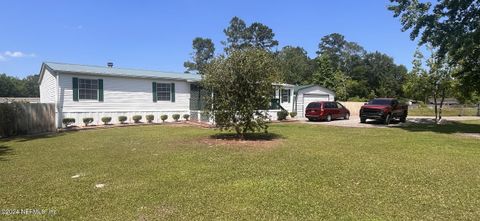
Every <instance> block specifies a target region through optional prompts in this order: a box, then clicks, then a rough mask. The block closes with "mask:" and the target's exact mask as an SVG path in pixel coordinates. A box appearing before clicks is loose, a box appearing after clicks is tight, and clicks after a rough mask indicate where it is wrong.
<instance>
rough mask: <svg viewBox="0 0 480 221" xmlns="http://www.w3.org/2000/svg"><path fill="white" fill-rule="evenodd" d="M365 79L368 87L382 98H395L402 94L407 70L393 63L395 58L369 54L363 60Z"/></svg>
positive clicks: (380, 54) (377, 53)
mask: <svg viewBox="0 0 480 221" xmlns="http://www.w3.org/2000/svg"><path fill="white" fill-rule="evenodd" d="M363 63H364V64H363V65H364V69H363V71H364V72H363V73H362V75H363V76H364V79H366V80H367V83H368V87H369V89H370V90H373V91H374V92H375V94H376V95H377V96H380V97H395V96H399V95H401V94H402V88H401V85H402V84H403V82H404V79H405V76H406V73H407V69H406V68H405V67H404V66H402V65H400V66H398V65H396V64H395V63H394V62H393V58H391V57H390V56H388V55H386V54H383V53H380V52H374V53H367V54H366V55H365V58H364V60H363Z"/></svg>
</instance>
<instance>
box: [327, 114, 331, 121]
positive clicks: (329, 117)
mask: <svg viewBox="0 0 480 221" xmlns="http://www.w3.org/2000/svg"><path fill="white" fill-rule="evenodd" d="M326 120H327V122H330V121H332V115H330V114H329V115H327V119H326Z"/></svg>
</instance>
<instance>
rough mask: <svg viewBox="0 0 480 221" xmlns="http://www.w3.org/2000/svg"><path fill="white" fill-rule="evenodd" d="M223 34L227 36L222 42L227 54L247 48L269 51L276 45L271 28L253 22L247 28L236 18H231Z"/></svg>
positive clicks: (243, 22)
mask: <svg viewBox="0 0 480 221" xmlns="http://www.w3.org/2000/svg"><path fill="white" fill-rule="evenodd" d="M223 33H225V35H226V36H227V39H226V41H223V44H224V45H225V52H227V53H229V52H231V51H232V50H236V49H243V48H247V47H254V48H261V49H265V50H271V49H272V48H273V47H275V46H277V45H278V41H277V40H275V39H274V37H275V33H274V32H273V30H272V29H271V28H269V27H268V26H266V25H264V24H262V23H259V22H254V23H252V24H251V25H250V26H248V27H247V25H246V24H245V21H243V20H242V19H240V18H238V17H236V16H235V17H233V18H232V20H231V21H230V25H229V26H228V27H227V28H225V29H224V30H223Z"/></svg>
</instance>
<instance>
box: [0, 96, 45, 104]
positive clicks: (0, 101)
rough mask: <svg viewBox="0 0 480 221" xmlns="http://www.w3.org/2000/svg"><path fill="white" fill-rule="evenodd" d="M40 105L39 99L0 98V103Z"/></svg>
mask: <svg viewBox="0 0 480 221" xmlns="http://www.w3.org/2000/svg"><path fill="white" fill-rule="evenodd" d="M12 102H20V103H40V98H39V97H0V103H12Z"/></svg>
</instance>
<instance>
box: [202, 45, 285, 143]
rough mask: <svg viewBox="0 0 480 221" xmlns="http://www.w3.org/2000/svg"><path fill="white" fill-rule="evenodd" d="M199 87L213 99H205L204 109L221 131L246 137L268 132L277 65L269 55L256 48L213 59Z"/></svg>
mask: <svg viewBox="0 0 480 221" xmlns="http://www.w3.org/2000/svg"><path fill="white" fill-rule="evenodd" d="M203 72H204V76H203V80H202V86H203V87H204V88H208V89H209V90H211V92H212V93H214V94H215V97H214V98H212V97H206V104H205V108H206V111H207V113H208V114H209V116H215V125H216V126H217V127H218V128H219V129H220V130H234V131H235V132H236V133H237V135H238V136H240V137H245V135H246V134H247V133H250V132H261V131H263V132H267V129H268V124H267V122H268V113H267V112H265V111H259V110H266V109H268V107H269V106H270V101H271V97H272V91H273V90H274V86H273V84H274V83H275V82H278V81H279V73H280V72H279V69H278V63H277V61H276V60H275V57H274V55H273V54H272V53H269V52H267V51H265V50H262V49H258V48H245V49H242V50H233V51H232V52H231V53H229V54H228V55H227V56H219V57H217V58H215V59H213V60H212V61H211V62H210V63H209V65H208V66H207V68H206V69H205V70H204V71H203Z"/></svg>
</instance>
